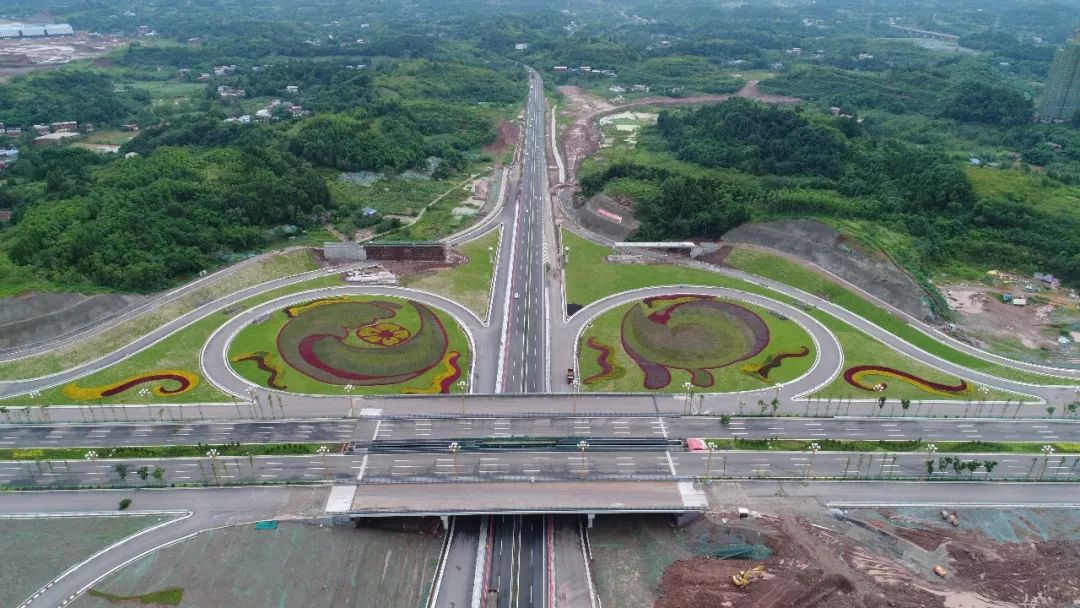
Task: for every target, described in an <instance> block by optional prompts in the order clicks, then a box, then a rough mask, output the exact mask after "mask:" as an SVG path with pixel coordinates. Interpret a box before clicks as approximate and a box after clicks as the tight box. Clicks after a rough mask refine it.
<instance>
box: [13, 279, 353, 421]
mask: <svg viewBox="0 0 1080 608" xmlns="http://www.w3.org/2000/svg"><path fill="white" fill-rule="evenodd" d="M340 284H341V281H340V279H339V278H338V277H337V276H336V275H335V276H328V277H319V278H316V279H311V280H308V281H303V282H300V283H295V284H293V285H289V286H286V287H281V288H278V289H275V290H273V291H269V292H266V293H264V294H260V295H258V296H254V297H251V298H248V299H246V300H244V301H243V302H241V303H240V304H239V305H238V306H236V307H231V308H232V312H230V313H229V314H225V313H223V312H219V313H215V314H212V315H210V316H209V317H206V318H205V319H202V320H201V321H197V322H195V323H193V324H191V325H189V326H187V327H185V328H184V329H181V330H180V331H178V332H176V333H175V334H172V335H171V336H169V337H167V338H165V339H164V340H162V341H161V342H158V343H157V344H155V345H153V346H151V347H149V348H147V349H145V350H143V351H140V352H138V353H136V354H135V355H133V356H131V357H129V358H127V359H125V360H123V361H121V362H119V363H117V364H116V365H112V366H110V367H107V368H105V369H103V370H101V371H99V372H96V373H94V374H91V375H89V376H85V377H83V378H80V379H78V380H76V381H75V382H76V384H78V385H79V386H82V387H91V386H102V385H106V384H110V383H113V382H118V381H120V380H122V379H124V378H129V377H131V376H135V375H137V374H143V373H148V372H152V371H155V370H161V369H181V370H185V371H190V372H195V373H199V372H200V368H199V354H200V352H202V347H203V345H204V344H205V343H206V341H207V340H208V339H210V334H212V333H214V330H216V329H217V328H218V327H221V326H222V325H223V324H225V322H226V321H228V320H229V319H230V318H232V317H233V316H235V315H237V314H239V313H240V312H241V311H242V310H246V309H248V308H251V307H252V306H255V305H257V304H261V303H262V302H267V301H269V300H273V299H274V298H278V297H281V296H283V295H287V294H290V293H296V292H300V291H304V290H308V289H315V288H318V287H329V286H333V285H340ZM200 377H201V374H200ZM62 389H63V385H61V386H56V387H53V388H50V389H46V390H43V391H41V395H40V396H39V397H38V398H37V399H31V398H30V397H29V396H26V395H21V396H18V397H12V398H10V399H5V400H3V401H0V405H3V406H16V405H24V406H27V405H29V406H36V405H39V404H48V405H70V404H76V403H78V404H82V405H108V404H120V403H144V401H143V398H142V397H140V396H139V395H138V388H133V389H131V390H128V391H125V392H123V393H120V394H118V395H114V396H112V397H107V398H104V399H98V400H95V401H90V402H87V401H72V400H71V399H69V398H68V397H67V396H65V395H64V394H63V392H62ZM227 401H229V397H228V396H227V395H225V393H222V392H221V391H219V390H217V389H216V388H214V387H213V385H211V384H210V383H209V382H207V381H206V380H205V379H201V381H200V383H199V385H198V386H197V387H195V389H194V390H191V391H189V392H187V393H183V394H180V395H176V396H173V397H158V396H156V395H153V394H152V395H151V397H150V404H151V405H153V404H160V405H164V404H168V403H207V402H218V403H221V402H227Z"/></svg>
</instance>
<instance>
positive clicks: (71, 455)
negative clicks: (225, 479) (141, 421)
mask: <svg viewBox="0 0 1080 608" xmlns="http://www.w3.org/2000/svg"><path fill="white" fill-rule="evenodd" d="M322 445H327V444H326V443H246V444H239V443H223V444H221V445H203V444H198V445H162V446H136V447H113V448H107V447H102V446H98V445H85V446H81V447H77V448H30V449H26V448H23V449H11V448H4V449H0V460H10V461H14V462H27V461H30V462H32V461H42V462H44V461H46V460H52V461H57V460H82V459H83V458H85V457H86V450H88V449H93V450H96V451H97V453H98V457H100V458H195V457H203V456H206V451H207V450H208V449H209V448H214V449H216V450H217V451H218V453H219V454H220V455H221V456H304V455H308V454H318V449H319V446H322ZM329 447H333V448H334V449H335V450H337V448H338V447H340V446H334V444H333V443H331V444H329ZM338 451H340V450H338Z"/></svg>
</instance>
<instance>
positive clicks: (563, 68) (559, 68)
mask: <svg viewBox="0 0 1080 608" xmlns="http://www.w3.org/2000/svg"><path fill="white" fill-rule="evenodd" d="M567 69H568V68H567V67H566V66H565V65H557V66H555V71H556V72H565V71H566V70H567Z"/></svg>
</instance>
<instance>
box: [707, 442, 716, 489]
mask: <svg viewBox="0 0 1080 608" xmlns="http://www.w3.org/2000/svg"><path fill="white" fill-rule="evenodd" d="M705 449H706V450H708V451H709V455H708V456H707V457H706V458H705V481H706V483H708V481H709V473H710V472H711V471H712V455H713V452H715V451H716V448H714V447H713V446H712V445H711V444H708V443H706V444H705Z"/></svg>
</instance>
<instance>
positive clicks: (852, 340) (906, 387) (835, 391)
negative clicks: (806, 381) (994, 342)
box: [811, 312, 1026, 403]
mask: <svg viewBox="0 0 1080 608" xmlns="http://www.w3.org/2000/svg"><path fill="white" fill-rule="evenodd" d="M814 316H815V317H816V318H817V319H818V320H819V321H821V322H822V324H823V325H825V327H827V328H828V329H829V331H831V332H832V333H833V334H834V335H835V336H836V339H837V340H838V341H839V342H840V347H841V349H843V351H844V366H843V368H842V369H841V372H840V375H839V376H837V377H836V379H835V380H833V381H832V383H831V384H829V385H828V386H826V387H824V388H823V389H821V390H820V391H818V392H817V393H814V394H813V395H811V397H814V398H821V399H849V398H850V399H877V398H878V397H882V396H884V397H885V398H886V400H888V402H889V403H893V402H895V401H896V400H899V399H911V400H912V401H918V400H928V399H934V400H939V399H955V400H961V401H962V400H968V399H970V400H975V401H978V400H979V399H985V400H988V401H1005V400H1011V401H1017V400H1023V399H1025V398H1026V397H1025V396H1021V395H1017V394H1015V393H1010V392H1007V391H1000V390H997V389H992V390H991V391H990V392H988V393H985V394H983V393H982V392H980V391H978V390H977V389H976V385H975V384H974V383H973V382H970V381H969V382H968V384H969V385H971V386H972V389H973V391H972V392H971V393H968V394H957V395H943V394H936V393H929V392H926V391H923V390H922V389H920V388H918V387H916V386H913V385H911V384H908V383H906V382H901V381H899V380H897V379H895V378H883V377H876V376H875V377H871V378H867V379H866V380H864V382H866V383H877V382H884V383H886V384H887V385H888V388H887V389H886V390H885V391H883V392H880V393H876V392H871V391H865V390H862V389H859V388H857V387H854V386H852V385H850V384H848V383H847V381H845V380H844V376H843V370H846V369H847V368H849V367H854V366H857V365H882V366H886V367H892V368H894V369H897V370H900V371H904V372H907V373H909V374H913V375H915V376H918V377H920V378H923V379H925V380H929V381H931V382H938V383H942V384H950V385H952V384H957V382H958V380H959V379H958V378H957V377H955V376H951V375H949V374H946V373H944V372H942V371H940V370H938V369H936V368H934V367H932V366H930V365H927V364H925V363H922V362H921V361H918V360H916V359H914V358H912V357H909V356H907V355H905V354H903V353H900V352H897V351H895V350H893V349H892V348H889V347H888V346H886V345H884V344H882V343H881V342H878V341H877V340H874V339H873V338H870V337H869V336H867V335H866V334H864V333H862V332H860V331H858V330H857V329H855V328H853V327H851V326H850V325H848V324H847V323H844V322H843V321H840V320H838V319H836V318H833V317H831V316H829V315H826V314H823V313H820V312H819V313H818V314H815V315H814Z"/></svg>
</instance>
